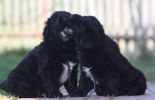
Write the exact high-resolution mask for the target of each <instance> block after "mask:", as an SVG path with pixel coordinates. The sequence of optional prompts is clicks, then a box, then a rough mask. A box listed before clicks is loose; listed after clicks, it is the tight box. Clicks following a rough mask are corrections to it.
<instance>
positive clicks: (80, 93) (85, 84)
mask: <svg viewBox="0 0 155 100" xmlns="http://www.w3.org/2000/svg"><path fill="white" fill-rule="evenodd" d="M93 86H94V84H93V82H92V81H91V79H90V78H88V77H87V75H86V73H85V72H82V73H81V76H80V81H79V86H78V89H77V90H76V91H74V92H73V94H72V95H71V96H74V97H84V96H87V94H88V92H89V91H90V90H91V89H93Z"/></svg>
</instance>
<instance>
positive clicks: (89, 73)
mask: <svg viewBox="0 0 155 100" xmlns="http://www.w3.org/2000/svg"><path fill="white" fill-rule="evenodd" d="M82 68H83V72H85V73H86V76H87V77H88V78H90V79H91V80H92V81H93V83H94V84H99V82H98V81H97V80H95V79H94V76H93V74H92V73H91V71H90V70H91V69H92V67H90V68H89V67H87V66H83V67H82Z"/></svg>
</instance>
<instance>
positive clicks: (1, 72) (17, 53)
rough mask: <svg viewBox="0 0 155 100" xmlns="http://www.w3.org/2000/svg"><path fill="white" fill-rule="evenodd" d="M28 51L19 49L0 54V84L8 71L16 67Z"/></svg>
mask: <svg viewBox="0 0 155 100" xmlns="http://www.w3.org/2000/svg"><path fill="white" fill-rule="evenodd" d="M28 51H29V50H28V49H24V48H20V49H18V50H5V52H3V53H1V54H0V82H1V81H2V80H4V79H5V78H6V77H7V74H8V73H9V71H10V70H11V69H13V68H14V67H15V66H16V65H17V63H18V62H19V61H20V59H21V58H22V57H23V56H24V55H25V54H26V53H27V52H28Z"/></svg>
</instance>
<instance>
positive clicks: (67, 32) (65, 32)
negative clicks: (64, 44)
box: [60, 26, 73, 41]
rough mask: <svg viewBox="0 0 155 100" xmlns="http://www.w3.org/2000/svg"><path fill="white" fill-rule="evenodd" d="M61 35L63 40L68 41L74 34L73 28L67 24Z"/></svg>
mask: <svg viewBox="0 0 155 100" xmlns="http://www.w3.org/2000/svg"><path fill="white" fill-rule="evenodd" d="M60 35H61V38H62V40H63V41H68V40H69V39H70V38H71V37H72V35H73V30H72V29H70V28H68V27H67V26H66V27H65V29H64V30H63V31H61V32H60Z"/></svg>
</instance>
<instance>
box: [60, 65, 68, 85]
mask: <svg viewBox="0 0 155 100" xmlns="http://www.w3.org/2000/svg"><path fill="white" fill-rule="evenodd" d="M62 66H63V72H62V75H61V76H60V83H61V84H63V83H65V82H66V81H67V79H68V66H67V64H62Z"/></svg>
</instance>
